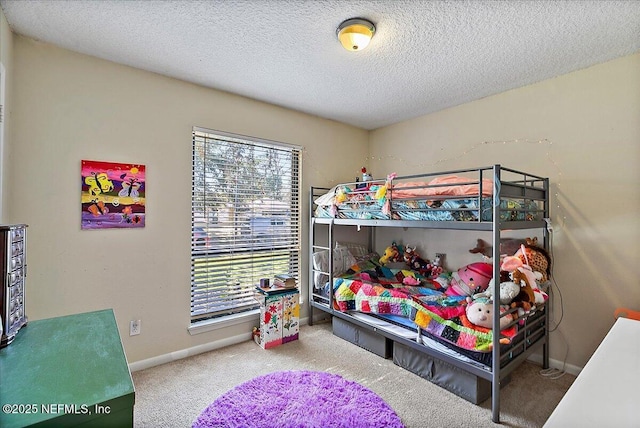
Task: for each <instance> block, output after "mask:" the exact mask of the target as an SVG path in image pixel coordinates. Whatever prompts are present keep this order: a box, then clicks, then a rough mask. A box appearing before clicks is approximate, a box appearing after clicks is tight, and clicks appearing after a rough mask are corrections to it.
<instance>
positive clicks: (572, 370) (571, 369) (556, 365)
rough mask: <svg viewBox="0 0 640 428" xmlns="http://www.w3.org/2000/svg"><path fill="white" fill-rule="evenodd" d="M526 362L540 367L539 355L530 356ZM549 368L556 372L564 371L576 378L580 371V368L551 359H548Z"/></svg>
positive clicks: (540, 359) (540, 358)
mask: <svg viewBox="0 0 640 428" xmlns="http://www.w3.org/2000/svg"><path fill="white" fill-rule="evenodd" d="M527 360H529V361H531V362H533V363H536V364H538V365H540V366H542V355H541V354H532V355H531V356H530V357H529V358H527ZM549 367H550V368H553V369H556V370H564V371H565V372H567V373H569V374H572V375H574V376H578V375H579V374H580V372H581V371H582V367H579V366H574V365H573V364H565V363H564V362H562V361H559V360H554V359H553V358H549Z"/></svg>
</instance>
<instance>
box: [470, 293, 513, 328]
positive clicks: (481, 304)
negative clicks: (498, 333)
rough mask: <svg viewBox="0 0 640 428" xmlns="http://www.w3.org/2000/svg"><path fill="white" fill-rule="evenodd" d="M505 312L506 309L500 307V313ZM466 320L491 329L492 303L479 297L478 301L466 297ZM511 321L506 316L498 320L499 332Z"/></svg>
mask: <svg viewBox="0 0 640 428" xmlns="http://www.w3.org/2000/svg"><path fill="white" fill-rule="evenodd" d="M506 311H507V308H505V307H504V306H500V313H504V312H506ZM465 313H466V315H467V319H468V320H469V322H470V323H471V324H474V325H477V326H480V327H484V328H493V301H492V300H489V299H487V298H486V297H480V298H478V299H472V298H471V297H467V307H466V309H465ZM511 321H513V316H512V315H511V314H507V315H505V316H503V317H501V318H500V330H503V329H505V328H506V327H507V325H508V324H509V323H510V322H511Z"/></svg>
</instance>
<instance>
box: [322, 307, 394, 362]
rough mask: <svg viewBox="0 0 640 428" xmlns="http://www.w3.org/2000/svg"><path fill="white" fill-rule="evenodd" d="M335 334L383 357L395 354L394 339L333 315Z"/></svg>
mask: <svg viewBox="0 0 640 428" xmlns="http://www.w3.org/2000/svg"><path fill="white" fill-rule="evenodd" d="M332 324H333V334H335V335H336V336H338V337H340V338H342V339H344V340H347V341H349V342H351V343H353V344H355V345H358V346H359V347H361V348H364V349H366V350H367V351H369V352H373V353H374V354H376V355H379V356H381V357H382V358H391V356H392V354H393V340H391V339H387V338H386V337H384V336H382V335H380V334H377V333H375V332H373V331H370V330H367V329H366V328H363V327H360V326H358V325H356V324H352V323H350V322H348V321H345V320H343V319H342V318H338V317H333V321H332Z"/></svg>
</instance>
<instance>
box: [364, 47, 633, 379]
mask: <svg viewBox="0 0 640 428" xmlns="http://www.w3.org/2000/svg"><path fill="white" fill-rule="evenodd" d="M639 76H640V54H636V55H632V56H628V57H624V58H621V59H617V60H615V61H611V62H608V63H605V64H601V65H597V66H594V67H591V68H588V69H585V70H581V71H577V72H574V73H571V74H567V75H564V76H561V77H558V78H555V79H550V80H547V81H543V82H540V83H537V84H534V85H530V86H527V87H524V88H521V89H516V90H512V91H508V92H505V93H501V94H498V95H495V96H492V97H488V98H485V99H482V100H478V101H475V102H471V103H468V104H465V105H461V106H458V107H455V108H451V109H448V110H444V111H441V112H438V113H434V114H431V115H427V116H423V117H419V118H416V119H414V120H410V121H406V122H403V123H399V124H396V125H393V126H389V127H385V128H382V129H379V130H376V131H374V132H372V133H371V134H370V149H369V150H370V153H371V155H372V160H371V164H372V165H371V166H372V169H373V170H374V171H376V172H380V173H384V174H386V173H388V172H392V171H397V172H399V173H402V174H406V173H419V172H421V171H438V170H443V171H446V170H448V169H452V168H460V167H475V166H485V165H492V164H495V163H499V164H502V165H504V166H507V167H511V168H515V169H520V170H523V171H526V172H530V173H532V174H538V175H542V176H547V177H549V178H550V181H551V188H552V192H551V193H552V200H551V217H552V220H553V222H554V223H555V228H554V232H553V256H554V264H555V268H554V273H555V279H556V282H557V285H558V288H559V290H560V291H561V293H562V300H560V296H559V293H558V292H556V293H554V295H555V298H556V299H555V301H554V312H553V316H554V322H555V323H557V322H558V321H559V319H560V317H561V315H562V314H563V318H562V322H561V324H560V326H559V327H558V329H557V330H556V331H554V332H553V333H552V335H551V346H552V347H551V357H552V358H553V359H555V360H558V361H560V362H562V361H564V360H565V355H566V362H567V363H569V364H572V365H576V366H579V367H581V366H583V365H584V364H585V363H586V361H587V360H588V358H589V357H590V356H591V354H592V353H593V351H594V350H595V348H596V347H597V345H598V344H599V342H600V341H601V340H602V338H603V337H604V335H605V334H606V332H607V331H608V330H609V328H610V327H611V325H612V324H613V322H614V320H613V317H612V314H613V310H614V308H616V307H617V306H626V307H631V308H635V309H636V310H637V309H639V308H640V283H639V282H638V278H640V265H639V263H638V261H639V260H640V257H639V256H640V229H639V224H638V210H639V209H640V187H639V184H640V79H639ZM516 140H517V141H516ZM377 175H379V174H377ZM446 235H447V234H446V233H445V232H436V233H432V234H429V233H425V234H424V235H423V241H422V242H423V244H424V246H425V248H426V251H428V252H429V253H431V252H434V253H435V252H436V251H438V250H441V249H442V248H441V246H444V247H446V248H447V253H448V254H451V255H456V254H465V253H466V250H467V249H469V248H472V247H473V244H475V238H476V236H475V235H472V236H469V235H466V236H465V234H464V233H461V232H457V234H455V235H454V237H455V239H456V242H455V243H452V242H443V241H444V240H447V237H446ZM413 239H415V237H414V238H413ZM456 247H457V248H456ZM450 261H451V260H450ZM457 261H462V260H457ZM455 266H456V265H454V266H450V267H455Z"/></svg>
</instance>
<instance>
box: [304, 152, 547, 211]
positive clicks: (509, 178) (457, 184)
mask: <svg viewBox="0 0 640 428" xmlns="http://www.w3.org/2000/svg"><path fill="white" fill-rule="evenodd" d="M547 189H548V180H547V179H546V178H542V177H538V176H535V175H532V174H527V173H522V172H519V171H515V170H511V169H507V168H503V167H500V166H498V165H495V166H493V167H485V168H477V169H471V170H457V171H449V172H446V173H440V174H434V173H427V174H420V175H411V176H397V175H396V174H395V173H392V174H389V176H387V179H386V180H371V181H366V182H362V183H358V182H355V183H343V184H338V185H336V186H334V187H333V188H332V189H330V190H329V191H328V192H326V193H324V194H321V195H312V197H313V202H314V205H315V209H314V211H313V212H314V216H315V217H317V218H342V219H361V220H372V219H373V220H416V221H449V222H451V221H467V222H470V221H471V222H490V221H492V220H493V213H494V207H497V208H498V213H499V219H500V221H540V220H542V219H543V218H544V217H545V212H547V203H548V190H547Z"/></svg>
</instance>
